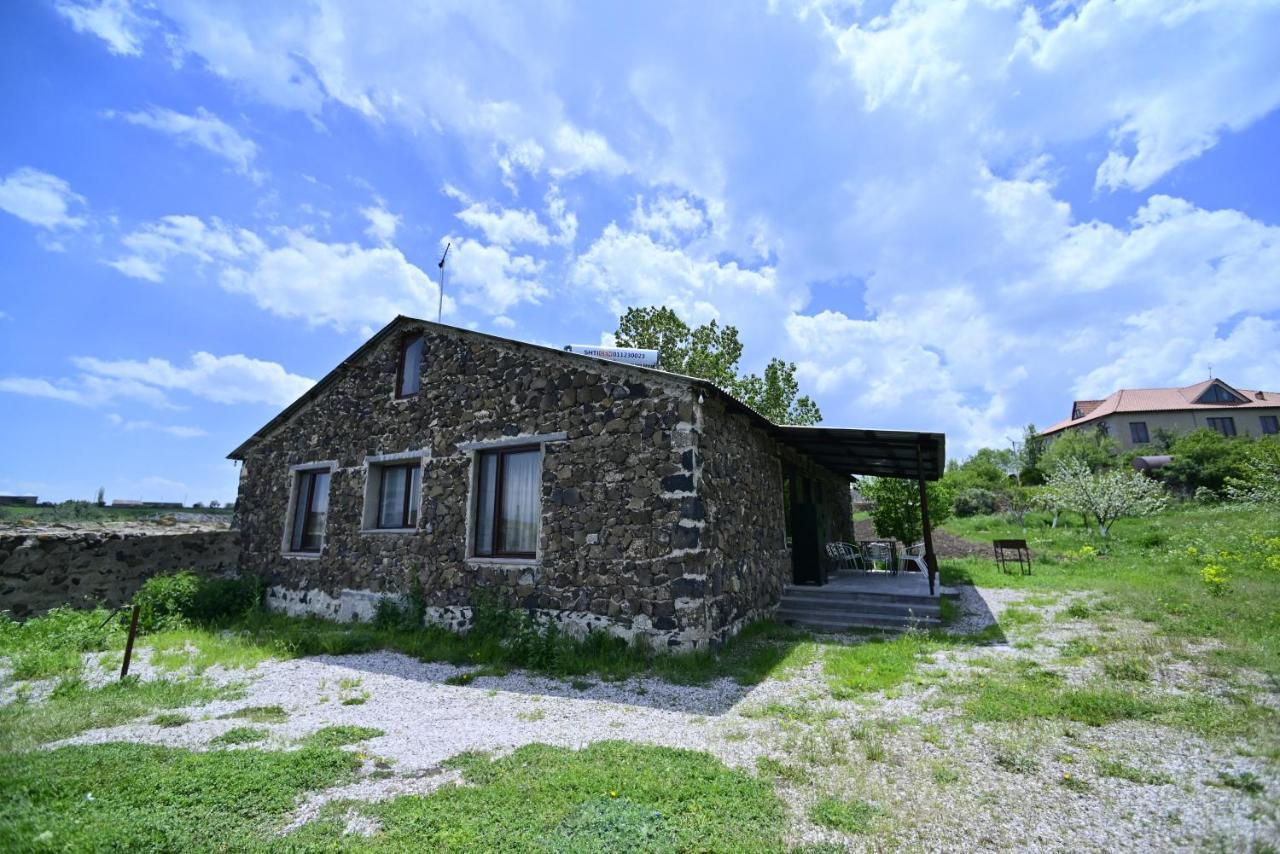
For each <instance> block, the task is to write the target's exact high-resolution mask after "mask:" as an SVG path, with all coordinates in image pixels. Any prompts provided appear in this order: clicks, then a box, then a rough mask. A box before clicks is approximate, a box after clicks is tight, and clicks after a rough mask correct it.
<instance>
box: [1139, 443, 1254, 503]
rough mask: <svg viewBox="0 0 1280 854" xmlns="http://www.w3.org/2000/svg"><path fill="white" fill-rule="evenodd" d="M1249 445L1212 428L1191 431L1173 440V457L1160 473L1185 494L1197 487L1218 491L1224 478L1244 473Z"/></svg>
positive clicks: (1220, 489) (1225, 483)
mask: <svg viewBox="0 0 1280 854" xmlns="http://www.w3.org/2000/svg"><path fill="white" fill-rule="evenodd" d="M1249 444H1250V443H1249V441H1248V440H1247V439H1228V438H1227V437H1226V436H1223V435H1222V434H1221V433H1219V432H1218V431H1216V430H1207V429H1200V430H1192V431H1191V432H1190V433H1187V434H1186V435H1185V436H1181V437H1179V438H1178V440H1177V441H1176V442H1174V443H1173V448H1172V451H1173V460H1171V461H1170V463H1169V464H1168V465H1167V466H1165V467H1164V468H1163V469H1161V470H1160V475H1161V476H1162V477H1163V478H1164V480H1165V482H1166V483H1169V484H1172V485H1174V486H1176V487H1178V488H1179V489H1181V490H1183V491H1184V492H1186V493H1188V494H1190V493H1193V492H1195V491H1196V490H1197V489H1200V488H1201V487H1203V488H1205V489H1211V490H1213V491H1214V492H1221V491H1222V490H1223V488H1224V487H1225V486H1226V485H1227V481H1228V480H1233V479H1234V480H1240V479H1242V478H1243V477H1244V476H1245V466H1246V464H1247V461H1248V458H1249Z"/></svg>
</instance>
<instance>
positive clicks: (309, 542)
mask: <svg viewBox="0 0 1280 854" xmlns="http://www.w3.org/2000/svg"><path fill="white" fill-rule="evenodd" d="M328 516H329V470H328V469H310V470H308V471H300V472H298V475H297V481H296V488H295V490H294V499H293V530H292V531H291V532H290V534H289V550H290V551H294V552H319V551H320V547H321V546H322V545H324V523H325V520H326V519H327V518H328Z"/></svg>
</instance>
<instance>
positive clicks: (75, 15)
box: [55, 0, 144, 56]
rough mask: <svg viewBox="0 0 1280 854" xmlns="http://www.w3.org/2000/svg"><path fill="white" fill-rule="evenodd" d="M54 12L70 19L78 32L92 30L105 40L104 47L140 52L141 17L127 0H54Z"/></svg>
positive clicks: (131, 53)
mask: <svg viewBox="0 0 1280 854" xmlns="http://www.w3.org/2000/svg"><path fill="white" fill-rule="evenodd" d="M55 8H56V9H57V10H58V14H59V15H61V16H62V17H64V18H66V19H67V20H68V21H70V22H71V26H72V27H74V28H75V31H76V32H78V33H92V34H93V35H95V36H97V37H98V38H100V39H102V40H103V41H104V42H106V43H107V49H108V50H109V51H111V52H112V53H114V54H119V55H121V56H140V55H141V54H142V30H143V27H144V22H143V20H142V19H141V18H140V17H139V16H138V15H137V14H136V13H135V12H134V10H133V7H132V4H131V3H130V0H96V2H95V0H79V1H78V2H72V0H58V3H57V5H56V6H55Z"/></svg>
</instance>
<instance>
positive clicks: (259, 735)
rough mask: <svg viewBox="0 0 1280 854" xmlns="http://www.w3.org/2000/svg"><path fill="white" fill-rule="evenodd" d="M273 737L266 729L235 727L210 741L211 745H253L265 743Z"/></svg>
mask: <svg viewBox="0 0 1280 854" xmlns="http://www.w3.org/2000/svg"><path fill="white" fill-rule="evenodd" d="M270 735H271V733H270V732H268V731H267V730H265V729H262V728H260V727H251V726H238V727H233V728H231V729H229V730H227V731H226V732H224V733H223V734H222V735H220V736H217V737H216V738H214V739H212V740H210V742H209V743H210V744H252V743H254V742H255V741H265V740H266V739H267V738H268V737H269V736H270Z"/></svg>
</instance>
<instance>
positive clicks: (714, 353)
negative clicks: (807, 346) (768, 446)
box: [614, 306, 822, 424]
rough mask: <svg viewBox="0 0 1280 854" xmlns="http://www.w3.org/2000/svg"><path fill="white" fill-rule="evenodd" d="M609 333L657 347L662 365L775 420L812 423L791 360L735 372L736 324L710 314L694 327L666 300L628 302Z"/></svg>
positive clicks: (627, 343) (624, 341)
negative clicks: (659, 302)
mask: <svg viewBox="0 0 1280 854" xmlns="http://www.w3.org/2000/svg"><path fill="white" fill-rule="evenodd" d="M614 339H615V340H616V342H617V344H618V346H619V347H642V348H645V349H648V350H657V351H658V364H659V365H660V366H661V367H662V368H663V370H667V371H672V372H673V373H677V374H685V375H686V376H691V377H699V378H701V379H704V380H709V381H711V382H713V383H715V384H716V385H717V386H719V387H720V388H722V389H724V390H725V391H727V392H729V393H730V394H732V395H734V396H736V397H738V398H740V399H741V400H742V402H743V403H745V404H747V405H748V406H750V407H751V408H752V409H754V410H756V411H757V412H759V413H760V414H761V415H763V416H765V417H766V418H768V419H769V420H771V421H773V422H775V423H778V424H817V423H819V422H820V421H821V420H822V412H821V411H819V409H818V405H817V404H816V403H814V401H813V400H812V399H811V398H809V397H807V396H801V395H800V386H799V383H797V382H796V366H795V363H794V362H784V361H783V360H781V359H778V358H774V359H770V360H769V364H768V365H767V366H766V367H765V370H764V376H756V375H755V374H747V375H743V376H740V375H739V374H738V362H739V360H740V359H741V358H742V342H741V341H739V340H738V329H737V327H734V326H723V327H722V326H720V325H719V324H717V323H716V322H715V321H714V320H713V321H711V322H710V323H704V324H702V325H701V326H698V327H695V328H692V329H691V328H689V324H687V323H685V322H684V321H683V320H681V319H680V316H679V315H678V314H676V313H675V312H674V311H673V310H671V309H669V308H667V307H666V306H659V307H641V308H636V307H632V308H628V309H627V310H626V312H625V313H624V314H623V315H622V317H620V318H619V319H618V329H617V331H616V332H615V333H614Z"/></svg>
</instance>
